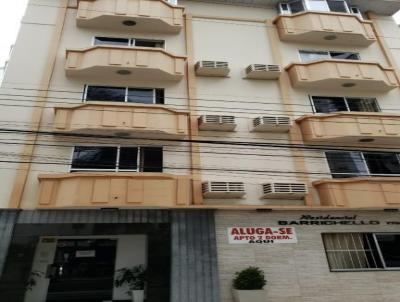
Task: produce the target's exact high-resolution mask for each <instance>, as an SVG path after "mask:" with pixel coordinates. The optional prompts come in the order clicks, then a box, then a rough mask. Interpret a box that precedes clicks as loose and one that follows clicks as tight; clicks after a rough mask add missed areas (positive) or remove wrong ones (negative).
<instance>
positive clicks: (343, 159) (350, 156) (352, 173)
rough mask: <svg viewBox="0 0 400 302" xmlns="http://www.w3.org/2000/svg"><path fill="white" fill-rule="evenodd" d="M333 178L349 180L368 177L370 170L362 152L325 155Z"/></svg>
mask: <svg viewBox="0 0 400 302" xmlns="http://www.w3.org/2000/svg"><path fill="white" fill-rule="evenodd" d="M325 155H326V159H327V161H328V165H329V169H330V171H331V173H332V177H333V178H347V177H357V176H366V175H368V168H367V166H366V164H365V161H364V159H363V157H362V155H361V153H360V152H340V151H338V152H336V151H329V152H326V153H325Z"/></svg>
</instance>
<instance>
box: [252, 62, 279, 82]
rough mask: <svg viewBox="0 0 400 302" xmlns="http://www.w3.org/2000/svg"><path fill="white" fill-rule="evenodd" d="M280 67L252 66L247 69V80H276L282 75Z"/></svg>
mask: <svg viewBox="0 0 400 302" xmlns="http://www.w3.org/2000/svg"><path fill="white" fill-rule="evenodd" d="M281 72H282V70H281V67H280V66H279V65H265V64H252V65H249V66H247V68H246V78H248V79H257V80H276V79H278V78H279V77H280V75H281Z"/></svg>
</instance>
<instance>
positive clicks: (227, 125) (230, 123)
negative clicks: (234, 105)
mask: <svg viewBox="0 0 400 302" xmlns="http://www.w3.org/2000/svg"><path fill="white" fill-rule="evenodd" d="M235 128H236V121H235V117H234V116H231V115H202V116H201V117H200V118H199V129H200V130H216V131H232V130H234V129H235Z"/></svg>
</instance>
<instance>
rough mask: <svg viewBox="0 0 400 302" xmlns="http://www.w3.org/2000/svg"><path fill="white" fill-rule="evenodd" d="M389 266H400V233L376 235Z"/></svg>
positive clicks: (384, 259)
mask: <svg viewBox="0 0 400 302" xmlns="http://www.w3.org/2000/svg"><path fill="white" fill-rule="evenodd" d="M376 239H377V241H378V244H379V247H380V249H381V252H382V256H383V261H384V262H385V264H386V266H387V267H398V268H399V267H400V234H378V235H376Z"/></svg>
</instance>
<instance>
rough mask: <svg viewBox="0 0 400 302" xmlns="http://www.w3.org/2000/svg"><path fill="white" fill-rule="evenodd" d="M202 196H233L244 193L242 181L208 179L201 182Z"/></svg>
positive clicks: (239, 195)
mask: <svg viewBox="0 0 400 302" xmlns="http://www.w3.org/2000/svg"><path fill="white" fill-rule="evenodd" d="M202 189H203V195H204V197H214V198H235V197H243V196H244V194H245V189H244V183H243V182H222V181H208V182H204V183H203V184H202Z"/></svg>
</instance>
